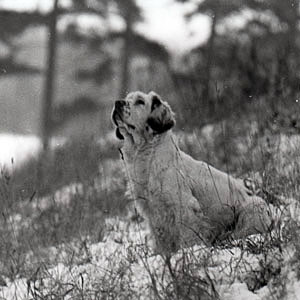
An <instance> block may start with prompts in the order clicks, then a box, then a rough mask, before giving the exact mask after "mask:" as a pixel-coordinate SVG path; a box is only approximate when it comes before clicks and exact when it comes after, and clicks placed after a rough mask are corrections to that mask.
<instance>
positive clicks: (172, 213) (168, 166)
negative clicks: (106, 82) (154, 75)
mask: <svg viewBox="0 0 300 300" xmlns="http://www.w3.org/2000/svg"><path fill="white" fill-rule="evenodd" d="M112 122H113V124H114V125H115V127H116V136H117V138H118V139H120V140H122V143H123V145H122V148H121V153H122V157H123V159H124V161H125V165H126V169H127V171H128V176H129V179H130V184H131V186H132V190H133V194H134V196H133V197H134V200H135V203H136V204H137V206H138V209H139V211H140V213H141V214H142V216H144V217H146V219H147V220H148V222H149V225H150V228H151V231H152V233H153V235H154V237H155V248H156V251H158V252H163V253H172V252H175V251H177V250H178V249H180V248H181V247H187V246H192V245H195V244H203V243H205V244H206V245H214V244H215V243H216V241H222V240H224V239H226V238H228V237H229V236H230V237H232V238H234V239H237V238H242V237H245V236H248V235H251V234H256V233H264V232H266V231H267V230H268V229H269V228H270V226H271V218H270V216H269V211H268V205H267V203H266V202H265V201H264V200H263V199H262V198H260V197H258V196H256V195H253V193H251V191H250V189H249V188H248V187H247V185H246V184H245V183H244V181H243V180H242V179H236V178H233V177H232V176H230V175H229V174H226V173H224V172H222V171H219V170H217V169H216V168H214V167H213V166H210V165H209V164H208V163H206V162H203V161H197V160H195V159H193V158H192V157H191V156H189V155H188V154H186V153H184V152H183V151H181V150H180V149H179V147H178V144H177V142H176V138H175V136H174V135H173V133H172V128H173V127H174V126H175V116H174V113H173V111H172V109H171V107H170V106H169V104H168V103H167V102H165V101H163V100H162V98H161V97H160V96H159V95H158V94H156V93H155V92H150V93H148V94H145V93H143V92H140V91H137V92H131V93H129V94H128V95H127V97H126V98H125V100H118V101H116V102H115V104H114V108H113V111H112Z"/></svg>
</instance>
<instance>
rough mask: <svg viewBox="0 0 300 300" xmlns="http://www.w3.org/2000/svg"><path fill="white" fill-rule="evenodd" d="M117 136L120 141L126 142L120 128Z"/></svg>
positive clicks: (117, 130)
mask: <svg viewBox="0 0 300 300" xmlns="http://www.w3.org/2000/svg"><path fill="white" fill-rule="evenodd" d="M116 136H117V138H118V139H119V140H124V136H123V134H122V133H121V132H120V129H119V127H117V128H116Z"/></svg>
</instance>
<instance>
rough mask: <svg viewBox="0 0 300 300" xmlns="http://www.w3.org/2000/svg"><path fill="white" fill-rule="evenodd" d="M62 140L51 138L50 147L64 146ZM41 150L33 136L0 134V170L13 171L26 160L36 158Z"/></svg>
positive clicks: (40, 145) (35, 137) (39, 144)
mask: <svg viewBox="0 0 300 300" xmlns="http://www.w3.org/2000/svg"><path fill="white" fill-rule="evenodd" d="M64 141H65V140H64V139H63V138H53V139H52V140H51V147H52V148H56V147H59V146H61V145H63V144H64ZM41 149H42V143H41V139H40V138H39V137H37V136H34V135H18V134H10V133H1V134H0V168H1V167H4V166H5V167H6V168H8V169H9V170H13V169H14V168H16V167H19V166H21V165H22V164H23V163H24V162H25V161H26V160H28V159H30V158H32V157H36V156H37V155H38V154H39V152H40V151H41Z"/></svg>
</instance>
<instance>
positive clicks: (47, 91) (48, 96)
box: [42, 0, 58, 150]
mask: <svg viewBox="0 0 300 300" xmlns="http://www.w3.org/2000/svg"><path fill="white" fill-rule="evenodd" d="M57 16H58V0H54V7H53V10H52V13H51V14H50V19H49V39H48V54H47V55H48V57H47V70H46V78H45V87H44V103H43V111H42V122H43V124H42V140H43V149H44V150H47V149H48V147H49V138H50V135H51V127H52V126H51V119H52V118H51V114H52V102H53V94H54V72H55V61H56V46H57V45H56V39H57V31H56V23H57Z"/></svg>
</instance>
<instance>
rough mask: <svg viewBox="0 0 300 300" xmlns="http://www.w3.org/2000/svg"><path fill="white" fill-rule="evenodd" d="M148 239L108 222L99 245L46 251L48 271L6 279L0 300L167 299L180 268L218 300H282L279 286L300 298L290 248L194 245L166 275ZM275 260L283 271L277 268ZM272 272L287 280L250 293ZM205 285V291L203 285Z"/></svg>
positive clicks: (133, 228)
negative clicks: (259, 250)
mask: <svg viewBox="0 0 300 300" xmlns="http://www.w3.org/2000/svg"><path fill="white" fill-rule="evenodd" d="M148 235H149V231H148V230H147V228H146V226H145V224H143V223H142V224H136V223H128V222H127V221H124V220H122V219H120V218H110V219H107V220H106V234H105V236H104V238H103V240H102V241H101V242H98V243H89V242H87V243H85V247H84V248H82V247H80V245H79V244H78V245H77V246H76V245H75V244H74V245H64V246H61V249H58V248H54V247H53V248H51V249H49V253H51V255H52V256H53V257H55V258H52V259H50V260H51V261H52V263H54V262H55V263H54V264H52V265H49V267H48V268H45V267H46V265H45V264H44V265H43V267H38V268H37V271H36V274H34V275H35V276H32V277H31V278H19V279H17V280H15V281H13V282H10V281H9V280H8V279H6V284H7V286H4V287H0V298H1V297H2V298H3V299H7V300H25V299H31V297H32V296H33V294H35V295H37V296H40V297H41V299H46V298H47V297H48V296H50V295H52V296H53V297H54V296H55V297H57V298H60V297H62V296H63V295H64V297H63V298H64V299H73V298H76V297H77V296H79V295H81V296H82V297H84V298H85V297H86V298H85V299H96V298H97V297H99V298H102V297H104V298H105V297H108V298H109V299H156V293H159V295H160V297H161V299H169V298H165V297H167V296H170V295H171V294H169V293H172V292H171V289H172V285H173V284H174V283H173V282H174V274H175V276H178V278H177V279H176V280H180V283H181V284H182V286H184V280H186V279H185V278H184V277H180V276H185V275H187V274H185V273H184V271H183V270H184V268H185V267H184V265H185V266H186V267H188V268H189V270H190V271H191V272H192V273H193V274H192V276H193V280H196V279H197V278H198V280H199V282H201V280H202V281H203V282H206V280H207V279H208V278H209V280H210V281H211V283H213V285H214V288H215V289H216V292H217V293H218V295H219V296H220V298H219V299H224V300H241V299H242V300H259V299H281V298H278V297H277V296H278V291H276V290H275V288H278V286H276V285H278V284H279V285H282V286H283V285H285V288H286V290H285V291H284V299H288V300H292V299H299V295H300V283H299V281H298V279H297V276H296V273H295V272H294V271H293V270H292V269H291V257H293V252H294V250H293V249H292V248H290V247H286V248H285V249H283V251H282V252H280V251H277V250H276V249H274V250H270V249H269V250H268V251H267V250H266V252H265V253H259V254H257V253H251V252H248V251H245V250H244V249H242V248H241V247H232V248H229V249H213V248H212V249H210V248H207V247H204V246H195V247H193V248H188V249H184V250H181V251H179V252H178V253H177V254H175V255H174V256H173V257H172V259H171V265H172V268H173V271H174V274H173V275H171V274H170V272H169V271H168V268H167V267H166V263H165V261H164V260H163V259H162V257H160V256H158V255H153V254H151V252H147V249H149V248H147V237H148ZM249 241H250V240H249ZM253 241H255V237H254V240H253ZM75 247H77V248H76V249H77V250H75V252H74V251H73V250H72V255H71V256H72V258H71V256H70V253H69V252H70V249H75ZM80 248H81V249H80ZM76 251H77V252H76ZM266 255H267V258H266ZM266 260H267V261H269V262H267V267H268V269H262V268H263V266H262V263H263V262H265V261H266ZM279 262H281V266H283V267H280V266H279V265H278V263H279ZM272 268H273V269H274V270H275V271H278V270H279V272H280V275H279V274H277V276H279V278H281V279H282V280H283V279H284V280H286V282H283V281H282V282H277V281H276V275H274V276H273V275H272V276H273V277H270V278H269V279H268V282H266V284H265V285H264V286H262V287H259V288H256V289H255V291H251V288H250V289H249V286H251V282H252V281H253V280H258V279H257V278H256V277H255V276H257V277H259V276H258V275H259V274H260V272H262V274H264V275H265V274H267V276H268V273H267V272H269V269H272ZM280 270H281V271H280ZM180 272H183V273H182V274H181V273H180ZM263 272H265V273H263ZM179 274H181V275H179ZM184 274H185V275H184ZM274 274H275V273H274ZM188 275H189V276H190V274H188ZM172 276H173V277H172ZM251 280H252V281H251ZM274 280H275V282H274ZM154 283H155V284H156V287H155V288H154V286H153V284H154ZM191 284H192V282H191ZM204 286H205V287H206V288H208V289H209V285H207V283H205V285H204ZM155 289H156V290H155ZM276 293H277V294H276ZM42 297H44V298H42ZM126 297H127V298H126ZM97 299H98V298H97ZM205 299H206V298H205Z"/></svg>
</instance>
